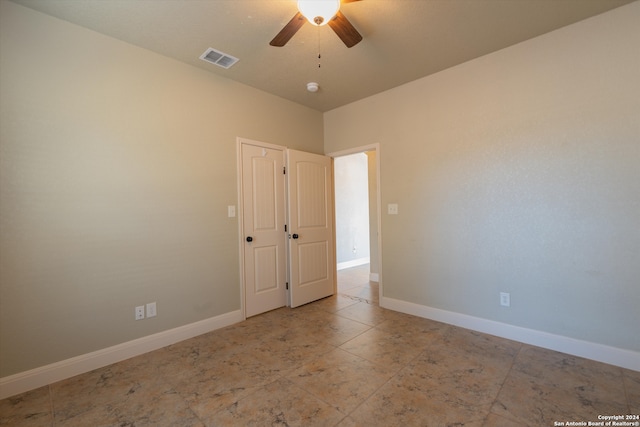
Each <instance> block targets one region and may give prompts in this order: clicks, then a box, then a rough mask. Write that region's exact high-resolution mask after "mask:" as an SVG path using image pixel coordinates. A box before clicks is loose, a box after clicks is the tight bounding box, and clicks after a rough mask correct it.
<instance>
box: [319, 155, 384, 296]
mask: <svg viewBox="0 0 640 427" xmlns="http://www.w3.org/2000/svg"><path fill="white" fill-rule="evenodd" d="M366 151H375V152H376V193H377V194H376V198H377V203H376V204H377V206H376V211H377V215H378V221H377V222H378V224H377V225H378V230H377V234H378V239H377V242H376V243H377V245H378V259H377V261H378V297H379V300H380V301H382V295H383V287H384V285H383V282H382V199H381V198H380V144H379V143H375V144H371V145H365V146H361V147H355V148H349V149H347V150H340V151H334V152H331V153H327V154H325V156H329V157H331V158H332V159H335V158H336V157H342V156H349V155H351V154H358V153H364V152H366ZM333 185H334V188H333V194H334V197H335V176H334V179H333ZM335 209H336V206H335V200H334V204H333V211H334V212H333V230H334V233H335V230H336V226H335V222H336V219H335ZM333 241H334V246H335V244H336V243H335V242H336V238H335V236H334V239H333ZM334 250H335V249H334ZM336 284H337V280H336ZM336 292H337V290H336Z"/></svg>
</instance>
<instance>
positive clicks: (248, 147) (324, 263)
mask: <svg viewBox="0 0 640 427" xmlns="http://www.w3.org/2000/svg"><path fill="white" fill-rule="evenodd" d="M238 191H239V198H238V200H239V215H240V220H239V221H238V224H239V229H240V236H241V239H242V240H241V242H240V245H241V246H240V264H241V265H240V274H241V280H242V286H241V292H242V301H243V310H244V316H245V318H246V317H250V316H254V315H257V314H260V313H264V312H266V311H270V310H273V309H276V308H280V307H283V306H285V305H288V306H290V307H297V306H300V305H304V304H307V303H309V302H312V301H315V300H317V299H320V298H324V297H327V296H329V295H333V293H334V283H335V275H334V272H335V256H334V232H333V214H334V210H333V180H332V159H331V158H330V157H327V156H322V155H318V154H312V153H306V152H302V151H296V150H291V149H288V148H286V147H281V146H277V145H273V144H268V143H263V142H259V141H251V140H247V139H242V138H238Z"/></svg>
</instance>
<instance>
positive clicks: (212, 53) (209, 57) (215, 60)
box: [200, 47, 239, 69]
mask: <svg viewBox="0 0 640 427" xmlns="http://www.w3.org/2000/svg"><path fill="white" fill-rule="evenodd" d="M200 59H202V60H203V61H207V62H211V63H212V64H215V65H217V66H218V67H222V68H226V69H229V68H231V66H232V65H233V64H235V63H236V62H238V61H239V59H238V58H236V57H234V56H231V55H229V54H226V53H224V52H220V51H219V50H215V49H214V48H212V47H210V48H209V49H207V50H206V51H205V52H204V53H203V54H202V55H200Z"/></svg>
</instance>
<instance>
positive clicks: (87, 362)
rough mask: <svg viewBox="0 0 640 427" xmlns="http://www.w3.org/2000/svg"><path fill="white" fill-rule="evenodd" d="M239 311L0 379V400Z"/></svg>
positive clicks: (233, 319)
mask: <svg viewBox="0 0 640 427" xmlns="http://www.w3.org/2000/svg"><path fill="white" fill-rule="evenodd" d="M242 320H243V318H242V312H241V311H240V310H237V311H232V312H229V313H225V314H221V315H220V316H216V317H211V318H209V319H205V320H201V321H199V322H195V323H191V324H188V325H184V326H179V327H177V328H174V329H169V330H168V331H163V332H158V333H157V334H153V335H148V336H146V337H142V338H138V339H135V340H133V341H128V342H125V343H122V344H118V345H114V346H112V347H108V348H104V349H101V350H97V351H94V352H91V353H87V354H83V355H80V356H76V357H72V358H71V359H66V360H62V361H60V362H56V363H52V364H50V365H46V366H42V367H39V368H35V369H31V370H29V371H25V372H20V373H18V374H15V375H11V376H8V377H4V378H0V399H4V398H7V397H10V396H14V395H16V394H20V393H24V392H26V391H29V390H33V389H35V388H38V387H43V386H45V385H47V384H51V383H54V382H56V381H61V380H64V379H67V378H71V377H73V376H75V375H79V374H83V373H85V372H89V371H92V370H94V369H98V368H102V367H104V366H107V365H111V364H112V363H116V362H120V361H122V360H125V359H129V358H131V357H134V356H139V355H141V354H143V353H148V352H150V351H154V350H158V349H160V348H162V347H166V346H168V345H171V344H175V343H177V342H180V341H183V340H186V339H189V338H193V337H195V336H198V335H202V334H205V333H207V332H210V331H213V330H216V329H220V328H224V327H225V326H229V325H233V324H234V323H238V322H241V321H242Z"/></svg>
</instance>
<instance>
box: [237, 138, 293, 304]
mask: <svg viewBox="0 0 640 427" xmlns="http://www.w3.org/2000/svg"><path fill="white" fill-rule="evenodd" d="M284 154H285V153H284V149H278V148H270V147H264V146H256V145H252V144H247V143H242V144H241V158H242V165H241V167H242V172H241V173H242V203H243V207H242V213H243V218H242V221H243V232H244V236H242V238H243V241H242V243H241V244H242V245H244V282H245V286H244V297H245V314H246V316H247V317H250V316H254V315H256V314H260V313H264V312H265V311H269V310H273V309H276V308H279V307H282V306H284V305H285V304H286V301H287V293H286V292H287V291H286V288H285V285H286V281H287V278H286V271H287V270H286V269H287V256H286V233H285V230H284V226H285V206H286V205H285V194H284V192H285V180H284Z"/></svg>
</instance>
